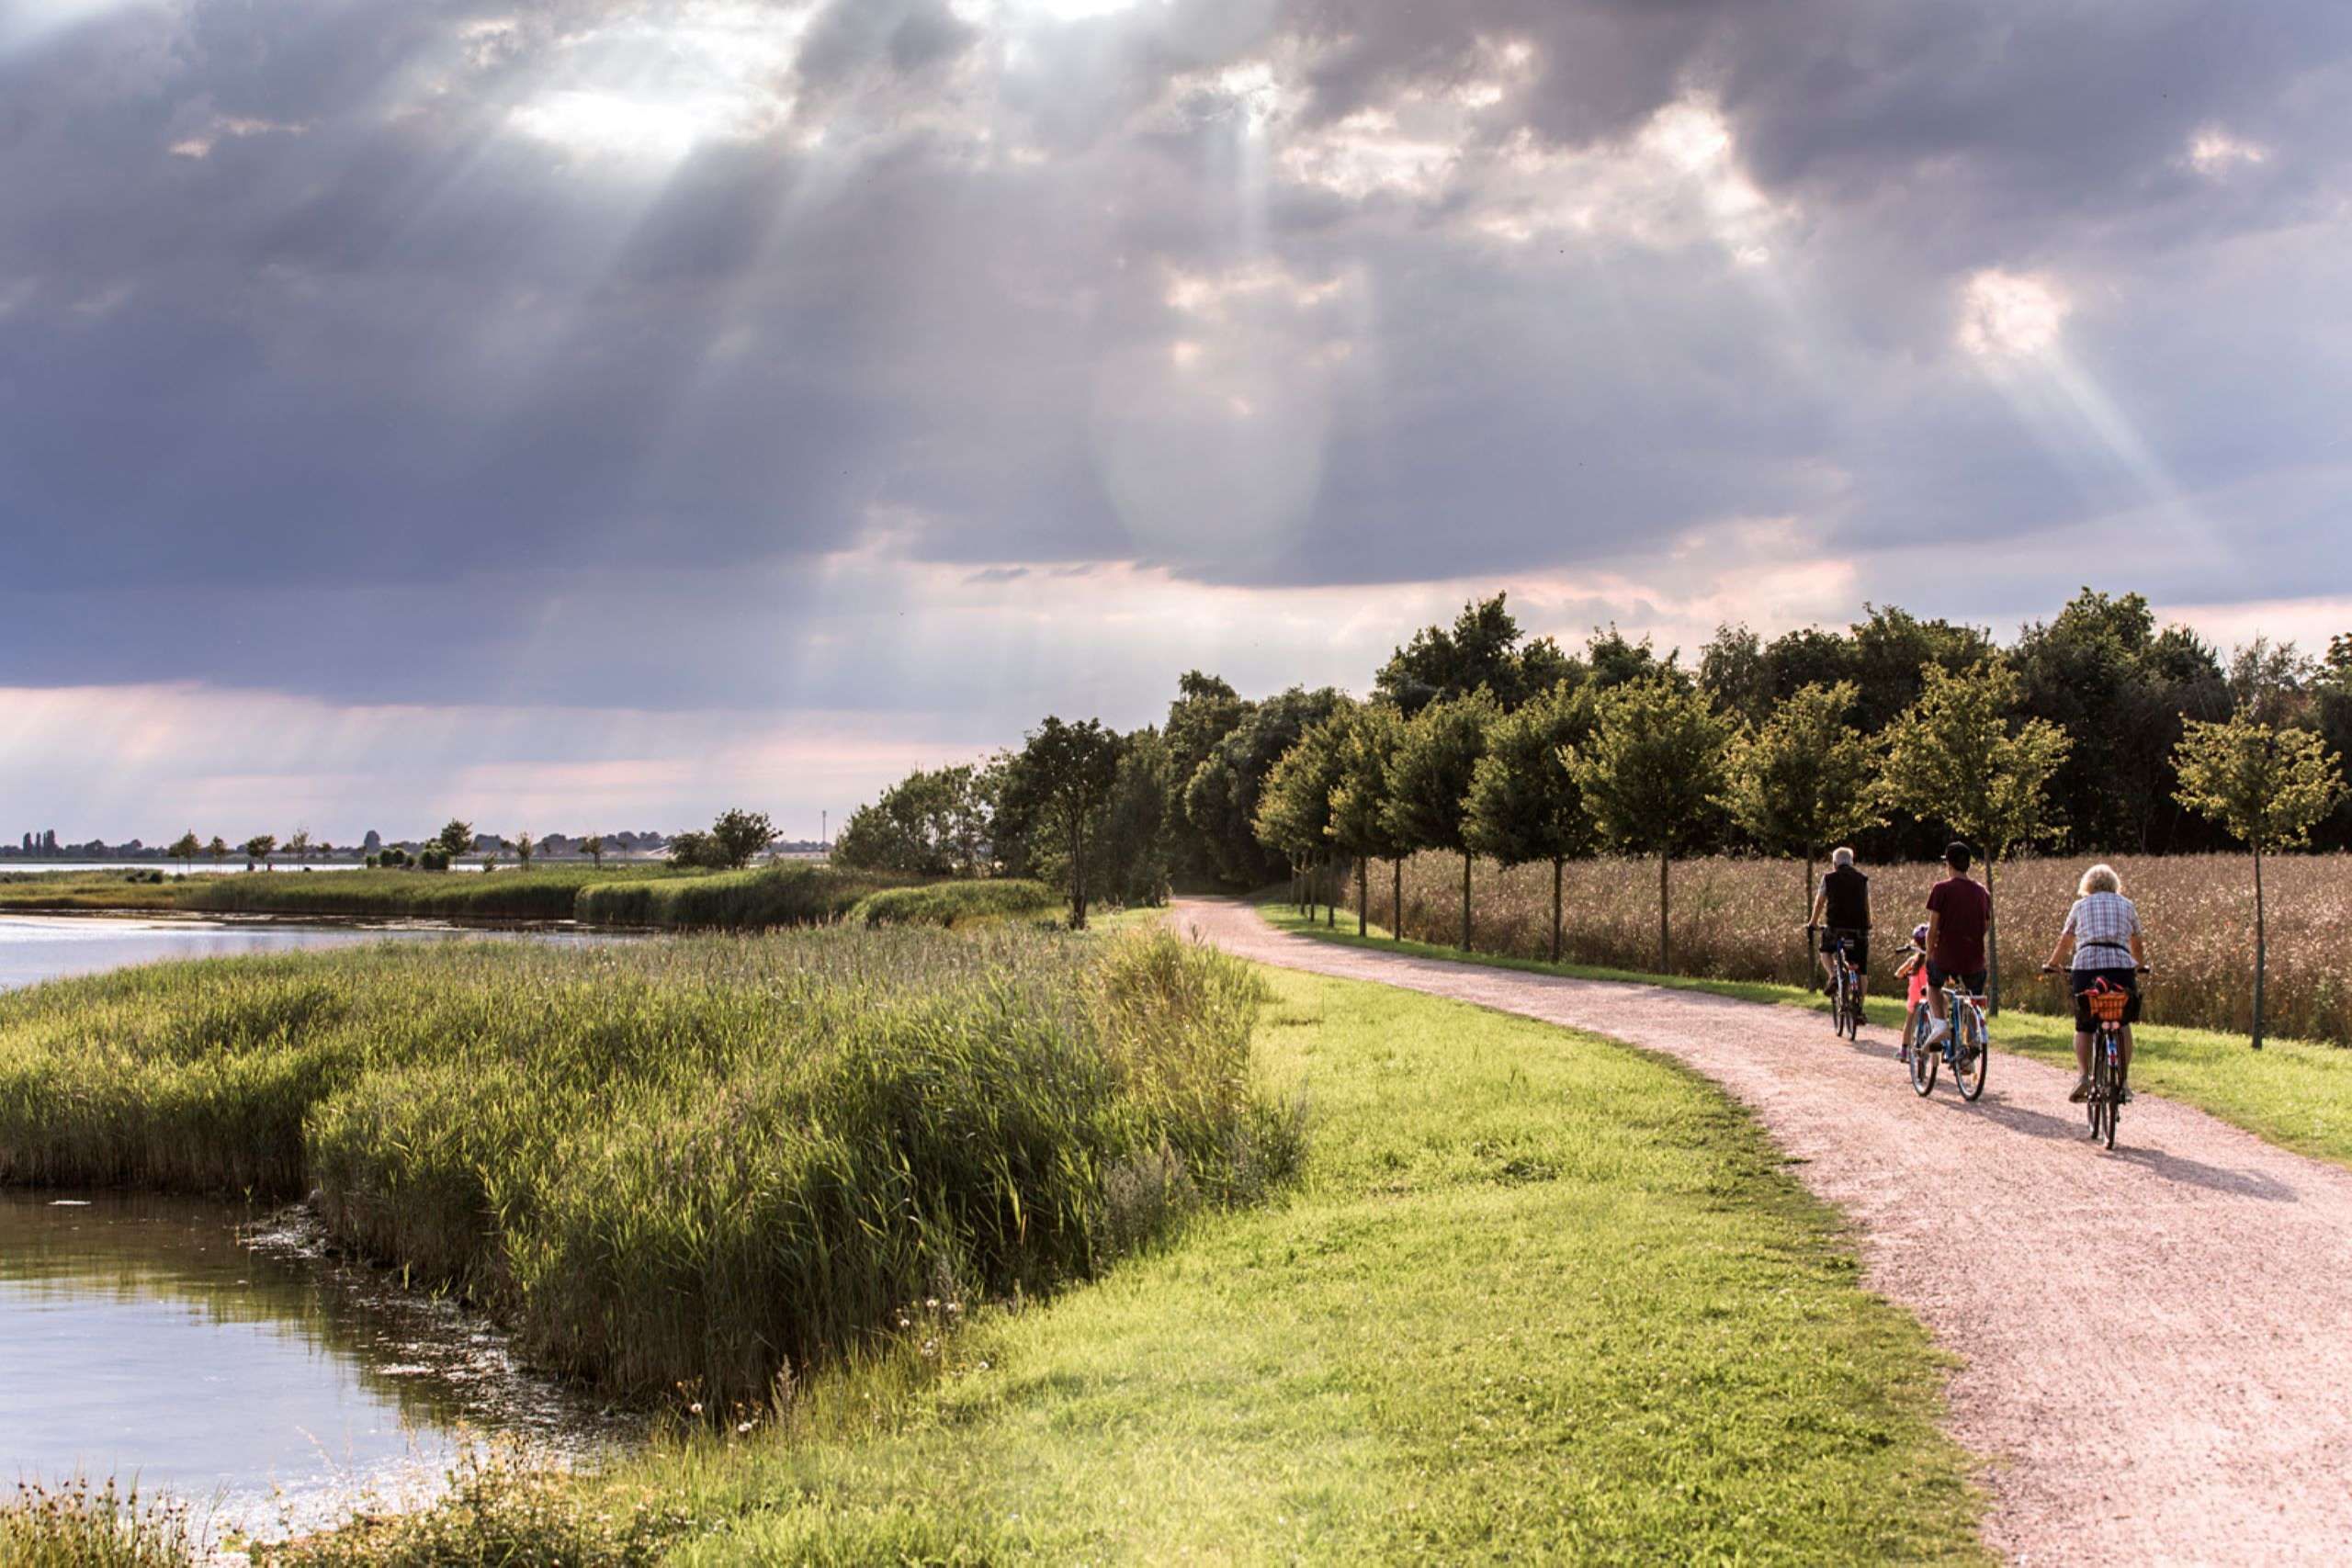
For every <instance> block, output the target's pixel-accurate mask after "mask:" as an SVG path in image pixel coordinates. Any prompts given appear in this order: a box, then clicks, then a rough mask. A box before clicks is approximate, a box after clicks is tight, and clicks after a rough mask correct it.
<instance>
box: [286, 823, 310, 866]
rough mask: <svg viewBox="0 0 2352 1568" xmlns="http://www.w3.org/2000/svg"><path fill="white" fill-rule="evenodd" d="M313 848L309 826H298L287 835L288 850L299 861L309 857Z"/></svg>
mask: <svg viewBox="0 0 2352 1568" xmlns="http://www.w3.org/2000/svg"><path fill="white" fill-rule="evenodd" d="M312 848H313V846H312V844H311V830H310V829H308V828H297V829H294V831H293V832H292V833H290V834H288V836H287V839H286V852H287V853H288V854H289V855H292V856H293V857H294V858H295V859H296V860H298V861H300V860H305V859H308V858H309V856H310V854H311V849H312Z"/></svg>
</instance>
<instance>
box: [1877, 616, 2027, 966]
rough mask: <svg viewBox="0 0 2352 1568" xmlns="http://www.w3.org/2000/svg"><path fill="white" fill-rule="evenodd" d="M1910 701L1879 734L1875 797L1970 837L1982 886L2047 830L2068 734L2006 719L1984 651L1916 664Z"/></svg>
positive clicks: (1996, 947)
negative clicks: (1965, 663)
mask: <svg viewBox="0 0 2352 1568" xmlns="http://www.w3.org/2000/svg"><path fill="white" fill-rule="evenodd" d="M1921 673H1922V678H1923V681H1924V686H1923V689H1922V690H1921V692H1920V694H1919V700H1918V701H1917V703H1914V704H1913V705H1911V706H1910V707H1909V708H1908V709H1906V710H1905V712H1904V713H1903V715H1902V716H1900V717H1899V718H1897V719H1896V720H1895V721H1894V723H1893V724H1892V725H1890V726H1888V728H1887V731H1886V735H1885V737H1884V744H1885V746H1886V752H1887V756H1886V766H1885V770H1884V772H1883V773H1882V775H1881V778H1882V781H1883V802H1884V804H1886V805H1889V806H1893V807H1900V808H1902V809H1903V810H1905V811H1908V812H1910V813H1911V814H1912V815H1913V816H1915V817H1917V818H1920V819H1921V820H1922V821H1936V822H1940V823H1942V824H1943V825H1944V826H1945V827H1947V828H1949V829H1951V830H1952V831H1953V832H1954V833H1956V834H1958V835H1959V836H1960V837H1961V838H1962V839H1964V840H1968V841H1969V842H1970V843H1971V844H1973V846H1974V848H1975V850H1976V852H1977V854H1978V855H1979V856H1981V857H1982V858H1983V860H1984V863H1985V892H1986V893H1987V894H1988V895H1989V894H1991V893H1993V891H1994V886H1993V877H1994V869H1995V867H1996V866H1997V865H1998V864H1999V863H2000V862H2001V860H2002V859H2003V857H2005V856H2007V854H2008V853H2009V852H2010V851H2012V850H2015V849H2018V848H2019V847H2021V846H2023V845H2026V844H2030V843H2032V842H2034V841H2035V840H2039V839H2041V838H2044V837H2047V836H2048V835H2049V833H2050V832H2051V829H2052V825H2051V822H2050V820H2049V815H2048V813H2049V784H2050V777H2051V775H2052V773H2056V772H2057V771H2058V766H2059V764H2060V763H2061V762H2064V761H2065V760H2066V751H2067V749H2068V747H2069V746H2070V745H2071V744H2072V742H2071V741H2070V740H2069V739H2068V738H2067V735H2066V732H2065V731H2064V730H2063V729H2061V728H2058V727H2057V726H2056V725H2054V724H2052V723H2051V722H2050V721H2049V720H2048V719H2044V718H2034V719H2027V720H2025V721H2024V722H2023V723H2017V722H2013V721H2012V720H2011V719H2010V717H2009V714H2010V712H2011V711H2012V710H2013V709H2014V708H2015V707H2016V706H2017V703H2018V677H2017V674H2016V672H2015V671H2012V670H2011V669H2009V667H2008V666H2007V665H2006V664H2004V663H2002V662H2001V660H1999V659H1998V658H1996V657H1992V656H1987V657H1986V658H1985V659H1982V660H1978V661H1977V662H1976V663H1975V664H1974V665H1973V666H1972V667H1970V668H1969V669H1968V670H1966V671H1962V672H1961V673H1959V674H1953V673H1951V671H1947V670H1944V669H1943V668H1941V667H1940V666H1936V665H1929V666H1928V667H1927V668H1926V669H1925V670H1923V671H1922V672H1921ZM2000 919H2001V917H2000V904H1999V902H1998V900H1997V899H1996V901H1995V903H1994V906H1993V916H1992V919H1991V922H1990V924H1989V925H1988V927H1987V929H1986V931H1985V942H1986V948H1987V954H1988V957H1989V959H1990V964H1991V969H1992V981H1991V986H1990V988H1989V990H1988V992H1987V998H1988V999H1989V1001H1990V1003H1991V1006H1992V1009H1993V1010H1994V1011H1995V1012H1998V1011H1999V1010H2000V1008H2001V945H2000V932H2001V923H2000Z"/></svg>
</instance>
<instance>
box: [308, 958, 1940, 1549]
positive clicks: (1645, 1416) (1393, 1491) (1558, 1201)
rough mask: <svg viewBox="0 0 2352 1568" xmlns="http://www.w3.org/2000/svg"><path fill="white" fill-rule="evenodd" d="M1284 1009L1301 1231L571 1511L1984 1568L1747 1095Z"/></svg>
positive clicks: (1470, 1015) (1565, 1048)
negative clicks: (1302, 1133) (1303, 1128)
mask: <svg viewBox="0 0 2352 1568" xmlns="http://www.w3.org/2000/svg"><path fill="white" fill-rule="evenodd" d="M1268 979H1269V984H1270V985H1271V986H1272V988H1273V995H1274V1000H1273V1004H1272V1008H1271V1009H1270V1010H1268V1011H1267V1012H1266V1014H1265V1015H1264V1016H1263V1017H1262V1019H1261V1023H1260V1026H1259V1030H1258V1034H1257V1053H1258V1055H1259V1056H1260V1058H1261V1061H1263V1062H1264V1063H1265V1064H1266V1066H1267V1069H1268V1071H1269V1072H1270V1073H1271V1074H1272V1076H1273V1077H1274V1078H1275V1080H1276V1082H1277V1084H1279V1085H1281V1086H1284V1087H1287V1088H1290V1089H1296V1090H1298V1091H1301V1092H1303V1093H1305V1094H1306V1096H1307V1097H1308V1099H1309V1102H1310V1104H1311V1106H1312V1123H1311V1128H1312V1130H1311V1135H1310V1138H1309V1142H1308V1149H1307V1156H1306V1161H1305V1164H1304V1166H1303V1168H1302V1169H1301V1172H1300V1175H1299V1178H1298V1180H1297V1182H1296V1183H1295V1186H1294V1187H1293V1189H1292V1190H1291V1191H1290V1193H1289V1194H1288V1196H1287V1197H1286V1198H1284V1199H1283V1200H1281V1201H1276V1202H1274V1203H1272V1204H1267V1205H1261V1206H1259V1207H1256V1208H1251V1209H1246V1210H1241V1211H1238V1212H1233V1213H1221V1214H1215V1215H1206V1216H1203V1217H1201V1218H1199V1219H1198V1220H1196V1221H1195V1222H1193V1223H1192V1224H1188V1225H1186V1226H1185V1227H1183V1228H1182V1229H1181V1230H1179V1231H1178V1232H1176V1233H1174V1235H1173V1236H1172V1238H1171V1239H1170V1241H1168V1242H1167V1243H1165V1244H1163V1245H1162V1246H1160V1247H1155V1248H1153V1249H1150V1250H1148V1251H1146V1252H1144V1253H1142V1254H1140V1255H1138V1256H1136V1257H1132V1258H1128V1259H1127V1260H1125V1262H1123V1263H1122V1264H1121V1265H1120V1266H1119V1267H1118V1268H1117V1269H1114V1270H1113V1271H1112V1272H1111V1273H1110V1274H1109V1275H1107V1276H1105V1277H1104V1278H1103V1279H1101V1280H1097V1281H1095V1282H1093V1283H1091V1284H1089V1285H1086V1286H1084V1287H1082V1288H1080V1289H1077V1290H1074V1291H1071V1292H1068V1293H1066V1294H1064V1295H1063V1296H1061V1297H1059V1298H1057V1300H1056V1301H1055V1302H1053V1303H1051V1304H1050V1305H1047V1306H1046V1307H1044V1308H1042V1309H1036V1310H1030V1311H1024V1312H1018V1313H1002V1312H994V1313H989V1314H984V1315H983V1316H982V1317H981V1319H980V1320H979V1321H978V1323H976V1324H975V1325H973V1326H972V1327H970V1328H969V1329H967V1330H966V1331H965V1332H963V1333H961V1334H957V1335H951V1336H941V1337H936V1338H933V1337H930V1336H929V1333H928V1329H927V1327H926V1325H922V1324H918V1325H916V1327H915V1328H914V1329H913V1331H912V1332H911V1334H910V1340H909V1343H908V1345H907V1346H906V1348H904V1350H903V1351H902V1353H900V1354H899V1355H897V1356H896V1357H885V1358H879V1359H874V1360H871V1361H869V1362H866V1363H865V1364H862V1365H860V1366H857V1367H855V1368H854V1369H851V1370H848V1371H838V1372H836V1373H835V1374H833V1375H831V1376H830V1377H828V1378H825V1379H821V1380H819V1381H818V1382H815V1383H813V1384H811V1385H810V1386H809V1387H808V1388H807V1389H805V1390H804V1391H803V1393H802V1397H801V1399H800V1400H799V1402H798V1403H797V1404H796V1405H795V1406H794V1407H793V1409H792V1410H791V1412H790V1413H789V1414H788V1415H787V1416H786V1419H785V1420H784V1422H783V1423H782V1425H781V1426H779V1427H774V1428H763V1429H760V1430H756V1431H754V1432H753V1433H752V1435H751V1436H749V1437H747V1438H734V1437H731V1436H729V1435H727V1434H724V1433H719V1434H708V1435H704V1436H701V1437H697V1438H693V1439H691V1440H688V1441H684V1442H681V1443H676V1444H673V1445H671V1446H669V1447H666V1448H663V1449H661V1450H656V1451H654V1452H652V1453H650V1454H648V1455H645V1456H643V1457H641V1458H639V1459H637V1460H634V1461H628V1462H625V1463H623V1464H621V1465H620V1466H618V1467H617V1468H616V1469H614V1470H611V1471H609V1472H605V1473H603V1474H601V1475H598V1476H594V1477H591V1478H585V1479H582V1480H580V1481H577V1482H572V1483H556V1484H559V1485H560V1486H561V1487H563V1488H566V1489H568V1490H569V1492H570V1501H569V1504H568V1506H565V1507H563V1508H560V1509H556V1510H554V1513H555V1514H556V1515H557V1516H558V1517H563V1518H568V1519H578V1518H581V1517H587V1518H593V1519H602V1520H607V1521H615V1522H616V1527H617V1523H618V1522H619V1521H627V1520H631V1519H635V1518H639V1517H644V1516H645V1514H646V1511H647V1510H648V1508H649V1507H654V1506H659V1507H662V1508H666V1509H671V1510H673V1511H674V1516H675V1517H677V1518H679V1519H681V1520H683V1521H687V1522H684V1523H681V1524H679V1525H678V1526H677V1527H676V1528H675V1530H674V1533H673V1534H670V1535H668V1536H666V1537H665V1538H664V1540H663V1550H664V1551H666V1552H667V1553H668V1554H669V1558H670V1560H672V1561H675V1562H695V1563H702V1562H709V1563H718V1562H740V1561H746V1560H756V1561H769V1562H1015V1561H1036V1562H1080V1561H1084V1562H1105V1561H1115V1562H1170V1561H1178V1560H1182V1559H1183V1558H1185V1557H1188V1556H1190V1557H1194V1558H1199V1559H1203V1560H1207V1561H1215V1562H1273V1561H1285V1560H1288V1561H1310V1562H1393V1561H1400V1560H1405V1559H1412V1558H1422V1559H1428V1560H1431V1561H1437V1562H1464V1561H1488V1562H1491V1561H1500V1560H1505V1559H1517V1560H1548V1561H1645V1562H1694V1561H1739V1562H1862V1561H1905V1562H1937V1561H1945V1562H1952V1561H1962V1562H1975V1561H1983V1560H1984V1553H1983V1552H1982V1551H1981V1550H1980V1548H1979V1547H1978V1546H1977V1544H1976V1541H1975V1538H1974V1533H1973V1527H1974V1517H1975V1509H1976V1506H1977V1500H1976V1498H1975V1496H1974V1495H1973V1493H1972V1491H1971V1490H1970V1488H1969V1486H1968V1484H1967V1483H1966V1480H1965V1475H1966V1472H1967V1461H1966V1457H1965V1456H1964V1455H1963V1454H1962V1453H1961V1452H1960V1451H1959V1450H1956V1449H1955V1448H1954V1447H1953V1446H1952V1445H1951V1443H1950V1442H1949V1441H1948V1440H1947V1439H1946V1438H1943V1437H1942V1436H1941V1435H1940V1434H1939V1431H1938V1429H1937V1427H1936V1425H1935V1419H1936V1416H1937V1415H1938V1411H1939V1398H1940V1393H1939V1391H1940V1384H1941V1380H1942V1376H1943V1367H1942V1365H1941V1363H1940V1361H1939V1358H1938V1356H1937V1354H1936V1352H1935V1351H1934V1350H1933V1349H1932V1348H1931V1347H1930V1345H1929V1342H1928V1337H1927V1335H1926V1334H1925V1332H1924V1331H1923V1330H1922V1329H1920V1327H1919V1326H1918V1325H1917V1324H1916V1323H1915V1322H1914V1321H1913V1320H1912V1319H1911V1318H1909V1317H1908V1316H1907V1315H1906V1314H1903V1313H1901V1312H1899V1311H1897V1310H1895V1309H1894V1308H1893V1307H1891V1306H1889V1305H1888V1304H1887V1303H1884V1302H1883V1301H1881V1300H1880V1299H1878V1298H1876V1297H1874V1296H1871V1295H1870V1294H1868V1293H1867V1292H1864V1291H1862V1290H1861V1289H1860V1286H1859V1285H1858V1283H1857V1269H1856V1265H1855V1261H1854V1258H1853V1257H1852V1255H1851V1253H1850V1251H1849V1248H1848V1247H1847V1245H1846V1243H1845V1241H1844V1239H1843V1237H1842V1236H1841V1235H1840V1234H1839V1232H1838V1226H1837V1224H1836V1222H1835V1219H1834V1217H1833V1216H1832V1215H1831V1214H1829V1213H1827V1212H1826V1211H1825V1210H1824V1209H1823V1208H1822V1207H1821V1206H1820V1205H1818V1204H1817V1203H1815V1202H1814V1201H1812V1200H1811V1199H1809V1198H1808V1197H1807V1196H1806V1195H1805V1194H1804V1191H1803V1190H1802V1189H1801V1188H1800V1187H1799V1186H1798V1185H1797V1184H1796V1182H1795V1181H1794V1180H1793V1179H1792V1178H1791V1177H1790V1175H1789V1174H1788V1172H1787V1170H1786V1168H1785V1167H1784V1166H1783V1164H1782V1162H1781V1159H1780V1158H1779V1156H1777V1154H1776V1152H1775V1151H1774V1150H1773V1148H1772V1147H1771V1145H1770V1143H1769V1141H1768V1140H1767V1139H1766V1138H1765V1136H1764V1135H1763V1134H1762V1133H1761V1132H1760V1130H1759V1129H1758V1127H1757V1126H1756V1124H1755V1123H1754V1122H1753V1121H1752V1120H1751V1119H1750V1118H1749V1117H1748V1116H1747V1114H1746V1113H1744V1112H1743V1111H1740V1110H1738V1109H1737V1108H1736V1106H1734V1105H1733V1104H1732V1103H1731V1102H1729V1101H1728V1100H1726V1099H1725V1098H1724V1096H1723V1095H1722V1094H1721V1093H1720V1092H1718V1091H1717V1090H1715V1089H1713V1087H1712V1086H1710V1085H1708V1084H1706V1083H1705V1082H1704V1081H1703V1080H1701V1079H1700V1078H1698V1077H1696V1076H1695V1075H1692V1074H1691V1073H1689V1072H1687V1071H1685V1070H1684V1069H1682V1068H1680V1067H1679V1066H1675V1065H1673V1064H1671V1063H1669V1062H1667V1061H1665V1060H1663V1059H1660V1058H1657V1057H1654V1056H1651V1055H1645V1054H1644V1053H1641V1052H1637V1051H1634V1050H1633V1049H1631V1048H1628V1047H1624V1046H1621V1045H1617V1044H1613V1043H1609V1042H1606V1041H1601V1040H1597V1039H1593V1038H1590V1037H1588V1036H1583V1035H1578V1034H1575V1033H1571V1032H1567V1031H1564V1030H1560V1029H1556V1028H1553V1027H1551V1026H1548V1025H1544V1024H1539V1023H1535V1022H1532V1021H1525V1020H1520V1019H1514V1018H1510V1017H1508V1016H1506V1015H1502V1014H1498V1013H1494V1012H1489V1011H1486V1010H1479V1009H1474V1008H1469V1007H1465V1006H1463V1005H1460V1004H1456V1003H1452V1002H1446V1001H1442V1000H1439V999H1436V998H1428V997H1422V996H1418V995H1415V994H1413V993H1410V992H1406V991H1400V990H1397V989H1394V988H1391V987H1381V986H1370V985H1362V984H1355V983H1351V982H1346V981H1339V980H1331V979H1326V978H1323V977H1320V976H1309V975H1303V974H1296V973H1290V972H1282V971H1272V972H1269V973H1268ZM526 1484H528V1483H526ZM537 1484H547V1483H537ZM526 1495H528V1494H526ZM498 1496H499V1495H498V1494H492V1495H490V1496H489V1498H488V1499H487V1500H486V1499H485V1498H484V1497H483V1496H481V1495H477V1496H474V1497H472V1498H469V1499H466V1500H463V1501H461V1503H460V1504H459V1505H458V1509H459V1512H458V1515H456V1516H448V1515H444V1516H443V1517H440V1518H439V1519H437V1520H436V1519H435V1518H434V1517H431V1516H427V1517H425V1518H424V1519H421V1520H401V1519H393V1520H386V1521H382V1522H380V1523H379V1524H377V1525H374V1526H371V1527H368V1529H366V1530H365V1531H364V1532H362V1533H360V1534H358V1535H353V1534H349V1533H346V1534H345V1535H344V1536H341V1537H327V1538H322V1540H320V1541H318V1542H315V1543H312V1544H311V1546H310V1547H307V1548H305V1549H304V1550H303V1551H301V1552H298V1553H296V1554H295V1555H296V1556H297V1557H298V1558H300V1559H303V1560H308V1561H314V1562H337V1563H340V1562H363V1561H365V1562H384V1561H389V1562H403V1561H411V1562H421V1561H425V1560H427V1558H428V1555H431V1556H438V1557H440V1558H442V1559H443V1560H457V1559H462V1560H465V1561H474V1560H475V1558H473V1557H467V1556H464V1554H463V1552H462V1551H453V1548H452V1546H451V1541H450V1531H451V1530H452V1529H453V1528H456V1526H454V1525H453V1523H452V1518H453V1517H455V1518H456V1519H458V1520H460V1521H461V1520H462V1519H463V1518H465V1517H472V1516H477V1515H479V1516H481V1517H486V1518H491V1519H493V1520H505V1519H511V1518H512V1517H515V1516H516V1515H517V1514H519V1513H522V1512H525V1511H526V1509H525V1508H524V1507H523V1506H522V1505H520V1504H513V1503H502V1502H499V1501H498V1500H497V1498H498ZM489 1528H490V1527H485V1529H486V1530H487V1529H489ZM496 1528H497V1529H499V1530H501V1531H506V1532H508V1533H505V1534H502V1535H501V1536H500V1538H499V1545H500V1547H501V1549H502V1550H511V1546H512V1542H511V1530H509V1527H507V1526H505V1525H503V1524H502V1525H499V1526H497V1527H496ZM549 1531H550V1535H551V1537H554V1538H556V1539H560V1540H562V1541H563V1542H564V1543H565V1544H566V1546H567V1547H568V1549H569V1550H570V1551H571V1553H572V1554H573V1555H571V1556H567V1557H566V1561H567V1562H569V1561H574V1560H575V1558H576V1559H577V1560H579V1561H584V1562H623V1561H627V1560H628V1559H627V1557H626V1556H625V1555H624V1548H623V1543H622V1542H621V1541H620V1540H618V1539H617V1537H616V1538H615V1539H614V1540H612V1541H611V1542H610V1543H609V1544H608V1545H606V1546H605V1547H602V1548H599V1547H597V1546H595V1545H594V1542H592V1541H584V1540H582V1532H581V1531H579V1530H578V1529H568V1530H567V1531H565V1532H561V1533H560V1534H559V1533H558V1532H556V1530H555V1529H554V1527H549ZM427 1541H430V1542H431V1543H432V1545H431V1546H430V1548H429V1551H428V1549H427V1548H426V1547H425V1545H424V1543H425V1542H427Z"/></svg>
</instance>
